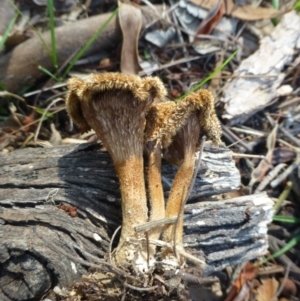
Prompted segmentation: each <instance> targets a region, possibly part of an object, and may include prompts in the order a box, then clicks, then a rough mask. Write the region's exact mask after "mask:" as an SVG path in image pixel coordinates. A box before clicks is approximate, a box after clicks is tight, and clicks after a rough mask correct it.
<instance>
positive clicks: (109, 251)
mask: <svg viewBox="0 0 300 301" xmlns="http://www.w3.org/2000/svg"><path fill="white" fill-rule="evenodd" d="M120 229H121V226H119V227H118V228H117V229H116V231H115V232H114V234H113V235H112V237H111V240H110V242H109V248H108V259H109V263H110V264H112V258H111V250H112V244H113V242H114V240H115V237H116V235H117V233H118V232H119V230H120Z"/></svg>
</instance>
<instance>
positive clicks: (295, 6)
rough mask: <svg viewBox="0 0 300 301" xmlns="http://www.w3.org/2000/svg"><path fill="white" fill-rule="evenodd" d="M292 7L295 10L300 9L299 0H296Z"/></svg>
mask: <svg viewBox="0 0 300 301" xmlns="http://www.w3.org/2000/svg"><path fill="white" fill-rule="evenodd" d="M293 9H295V10H297V11H300V0H298V1H297V2H296V3H295V5H294V7H293Z"/></svg>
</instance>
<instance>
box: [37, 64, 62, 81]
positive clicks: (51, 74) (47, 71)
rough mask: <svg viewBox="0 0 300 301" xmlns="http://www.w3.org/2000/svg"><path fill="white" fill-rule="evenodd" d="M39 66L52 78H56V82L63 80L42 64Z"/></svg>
mask: <svg viewBox="0 0 300 301" xmlns="http://www.w3.org/2000/svg"><path fill="white" fill-rule="evenodd" d="M38 68H39V70H41V71H43V72H44V73H45V74H47V75H48V76H50V77H51V78H52V79H54V80H55V81H56V82H61V80H60V79H59V78H58V77H56V76H55V75H54V74H53V73H51V72H50V71H49V70H47V69H46V68H44V67H42V66H39V67H38Z"/></svg>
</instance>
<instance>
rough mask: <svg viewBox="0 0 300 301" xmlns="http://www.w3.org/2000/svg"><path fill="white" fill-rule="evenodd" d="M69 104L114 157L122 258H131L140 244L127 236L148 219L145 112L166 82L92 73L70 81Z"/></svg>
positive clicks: (118, 255) (75, 116) (118, 253)
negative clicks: (118, 193) (119, 200)
mask: <svg viewBox="0 0 300 301" xmlns="http://www.w3.org/2000/svg"><path fill="white" fill-rule="evenodd" d="M68 88H69V93H68V96H67V101H66V103H67V108H68V111H69V114H70V116H71V117H72V119H73V120H74V122H75V123H76V124H77V125H78V126H79V127H80V128H81V129H82V130H83V131H86V130H88V129H90V128H92V129H94V130H95V132H96V134H97V136H98V137H99V138H100V139H101V141H102V142H103V144H104V146H105V147H106V149H107V150H108V152H109V154H110V156H111V157H112V160H113V163H114V166H115V169H116V172H117V175H118V177H119V181H120V190H121V197H122V215H123V222H122V231H121V238H120V242H119V245H118V247H117V251H116V260H117V262H122V261H127V260H131V259H132V258H133V256H134V253H135V251H136V250H135V249H134V248H133V246H131V245H130V244H129V243H128V242H126V239H127V238H128V237H135V236H136V234H135V231H134V226H137V225H140V224H143V223H145V222H147V199H146V191H145V182H144V166H143V148H144V128H145V122H146V120H145V115H146V113H147V111H148V109H149V107H150V105H151V104H152V102H153V101H154V98H156V97H157V98H162V97H164V95H165V93H166V91H165V88H164V86H163V84H162V82H161V81H160V80H159V79H158V78H155V77H146V78H143V79H142V78H140V77H138V76H135V75H124V74H119V73H106V74H92V75H90V76H88V77H87V78H86V79H85V80H80V79H78V78H71V79H70V80H69V82H68Z"/></svg>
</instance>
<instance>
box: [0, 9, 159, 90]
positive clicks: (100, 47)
mask: <svg viewBox="0 0 300 301" xmlns="http://www.w3.org/2000/svg"><path fill="white" fill-rule="evenodd" d="M156 8H157V9H158V11H159V10H160V8H161V7H160V6H157V7H156ZM142 13H143V24H142V28H144V26H145V25H147V24H149V23H151V22H152V21H153V20H155V19H156V18H158V16H157V14H156V12H155V11H154V10H153V9H152V8H149V7H143V8H142ZM110 15H111V13H107V14H102V15H98V16H95V17H91V18H87V19H82V20H78V21H76V22H75V23H70V24H68V25H65V26H62V27H58V28H56V30H55V37H56V51H57V64H58V66H61V65H62V64H63V63H64V62H65V61H66V60H67V59H69V58H70V56H71V55H72V54H74V52H76V51H78V50H80V49H81V48H82V47H83V46H84V45H85V43H86V42H87V41H88V40H89V39H90V38H91V37H92V36H93V34H94V33H95V32H96V31H97V30H98V29H99V28H100V27H101V26H102V25H103V24H104V22H106V21H107V19H108V18H109V17H110ZM41 37H42V39H43V40H44V43H45V44H46V45H47V47H48V49H51V36H50V32H49V31H48V32H45V33H43V34H41ZM121 41H122V33H121V29H120V26H119V23H118V20H117V18H116V17H115V18H113V19H112V20H111V22H110V23H109V24H108V25H107V26H106V27H105V29H104V30H103V32H102V33H101V35H100V36H99V37H98V38H97V39H96V40H95V42H94V43H93V44H92V45H91V46H90V47H89V48H88V50H87V51H86V52H85V55H91V54H95V53H99V52H101V53H105V51H109V50H111V49H114V48H115V47H116V45H117V44H118V43H120V42H121ZM38 66H42V67H44V68H46V69H47V70H49V71H53V68H54V67H53V64H52V61H51V58H50V57H49V56H48V54H47V51H46V50H45V47H44V45H43V43H42V41H41V40H40V38H39V37H37V36H34V37H32V38H31V39H29V40H27V41H25V42H24V43H21V44H20V45H18V46H17V47H15V48H14V49H13V50H12V51H11V52H10V53H8V54H6V55H3V56H2V57H0V71H1V72H0V82H1V83H2V84H3V85H4V87H5V89H6V90H7V91H9V92H18V91H19V90H20V89H22V88H24V87H27V86H30V85H33V84H34V83H35V81H36V80H37V79H39V78H41V77H42V76H43V75H44V74H43V72H42V71H41V70H39V69H38Z"/></svg>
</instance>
